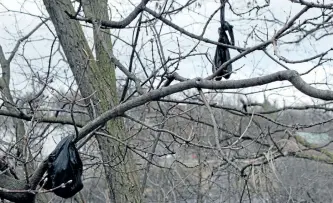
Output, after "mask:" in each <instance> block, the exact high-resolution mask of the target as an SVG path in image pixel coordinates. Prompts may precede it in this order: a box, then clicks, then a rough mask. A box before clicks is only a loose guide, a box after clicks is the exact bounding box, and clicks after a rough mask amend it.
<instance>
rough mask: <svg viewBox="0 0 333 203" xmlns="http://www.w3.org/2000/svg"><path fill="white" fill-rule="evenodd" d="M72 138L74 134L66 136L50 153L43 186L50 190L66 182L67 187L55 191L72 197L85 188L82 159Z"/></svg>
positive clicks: (63, 195) (64, 196)
mask: <svg viewBox="0 0 333 203" xmlns="http://www.w3.org/2000/svg"><path fill="white" fill-rule="evenodd" d="M72 140H73V137H72V136H67V137H65V138H64V139H62V140H61V141H60V142H59V144H58V145H57V147H56V148H55V149H54V151H53V152H52V153H51V154H50V155H49V158H48V170H47V181H46V183H45V184H44V186H43V188H44V189H47V190H49V189H52V188H56V187H59V186H60V185H62V184H64V186H65V187H59V188H57V189H55V190H54V191H53V192H54V193H55V194H56V195H58V196H60V197H62V198H69V197H72V196H74V195H75V194H76V193H77V192H79V191H80V190H81V189H82V188H83V184H82V179H81V176H82V171H83V170H82V161H81V159H80V156H79V152H78V151H77V149H76V147H75V144H74V143H73V141H72ZM70 180H71V182H69V181H70Z"/></svg>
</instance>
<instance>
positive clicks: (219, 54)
mask: <svg viewBox="0 0 333 203" xmlns="http://www.w3.org/2000/svg"><path fill="white" fill-rule="evenodd" d="M228 26H231V25H229V24H228ZM218 32H219V40H218V42H220V43H223V44H231V43H230V41H229V39H228V35H227V33H226V30H225V28H219V29H218ZM228 60H230V52H229V49H228V48H227V47H223V46H220V45H217V46H216V51H215V56H214V64H213V72H215V71H217V70H218V69H219V68H220V66H221V65H222V64H223V63H225V62H227V61H228ZM231 72H232V65H231V64H229V65H227V66H226V67H224V68H223V70H222V72H221V73H220V74H219V75H217V78H215V80H221V79H222V77H224V78H225V79H229V78H230V75H231Z"/></svg>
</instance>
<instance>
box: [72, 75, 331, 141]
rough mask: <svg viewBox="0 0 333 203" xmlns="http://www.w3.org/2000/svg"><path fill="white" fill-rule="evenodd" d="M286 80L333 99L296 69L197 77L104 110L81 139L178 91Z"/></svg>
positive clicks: (309, 93)
mask: <svg viewBox="0 0 333 203" xmlns="http://www.w3.org/2000/svg"><path fill="white" fill-rule="evenodd" d="M286 80H287V81H289V82H291V83H292V84H293V85H294V86H295V87H296V88H297V89H298V90H299V91H301V92H303V93H304V94H306V95H308V96H311V97H314V98H318V99H322V100H333V92H332V91H329V90H320V89H317V88H314V87H312V86H310V85H309V84H307V83H306V82H305V81H304V80H303V79H302V78H301V77H300V76H299V74H298V73H297V72H296V71H294V70H286V71H279V72H276V73H273V74H270V75H266V76H263V77H256V78H250V79H243V80H229V81H212V80H203V79H200V78H196V79H191V80H186V81H183V82H180V83H177V84H175V85H171V86H168V87H162V88H160V89H156V90H152V91H150V92H148V93H146V94H144V95H141V96H138V97H136V98H134V99H132V100H129V101H127V102H124V103H122V104H119V105H118V106H116V107H115V108H113V109H111V110H109V111H106V112H104V113H103V114H102V115H101V116H99V117H98V118H96V119H94V120H93V121H91V122H89V123H88V124H87V125H85V126H84V127H83V128H82V129H81V131H80V134H79V139H81V138H83V137H84V136H85V135H87V134H88V133H89V132H91V131H92V130H94V129H95V128H97V127H98V126H100V125H103V124H104V123H106V122H107V121H108V120H110V119H113V118H115V117H117V116H120V115H122V114H123V113H125V112H126V111H128V110H130V109H133V108H135V107H137V106H140V105H142V104H145V103H146V102H149V101H155V100H157V99H160V98H162V97H165V96H168V95H171V94H174V93H177V92H181V91H184V90H188V89H191V88H202V89H238V88H246V87H253V86H259V85H265V84H268V83H272V82H276V81H286Z"/></svg>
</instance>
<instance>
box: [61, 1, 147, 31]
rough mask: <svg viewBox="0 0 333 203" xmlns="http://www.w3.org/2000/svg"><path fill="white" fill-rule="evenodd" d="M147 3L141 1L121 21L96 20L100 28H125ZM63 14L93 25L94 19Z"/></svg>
mask: <svg viewBox="0 0 333 203" xmlns="http://www.w3.org/2000/svg"><path fill="white" fill-rule="evenodd" d="M148 2H149V0H142V1H141V3H140V4H139V5H138V6H137V7H135V9H134V10H133V11H132V12H131V13H130V14H129V15H128V16H127V17H126V18H125V19H123V20H121V21H108V20H103V19H97V20H98V21H99V22H100V24H101V25H102V27H106V28H118V29H120V28H125V27H126V26H127V25H129V24H130V23H131V22H132V21H133V20H134V19H135V18H136V17H137V16H138V15H139V14H140V13H141V12H142V11H143V8H144V7H145V6H146V4H147V3H148ZM65 13H66V14H67V15H68V16H69V17H70V18H71V19H75V20H78V21H84V22H87V23H91V24H93V23H94V22H93V21H94V19H93V18H83V17H79V16H77V15H75V14H74V15H73V14H71V13H69V12H68V11H65Z"/></svg>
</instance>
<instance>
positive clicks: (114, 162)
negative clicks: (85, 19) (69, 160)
mask: <svg viewBox="0 0 333 203" xmlns="http://www.w3.org/2000/svg"><path fill="white" fill-rule="evenodd" d="M83 3H84V5H83V6H84V12H85V13H86V15H90V16H91V17H94V18H96V19H101V18H108V14H107V1H106V0H94V1H83ZM44 4H45V6H46V9H47V11H48V13H49V15H50V18H51V20H52V22H53V24H54V27H55V30H56V32H57V35H58V37H59V41H60V43H61V46H62V48H63V50H64V52H65V54H66V57H67V60H68V63H69V66H70V68H71V70H72V72H73V75H74V78H75V80H76V83H77V84H78V86H79V90H80V92H81V94H82V96H83V97H84V98H85V102H86V104H91V101H92V103H93V104H94V107H93V106H90V108H89V113H90V116H91V118H93V117H94V116H96V115H94V112H96V114H97V116H98V115H100V114H101V113H103V112H105V111H107V110H109V109H110V108H112V107H114V106H115V105H116V104H118V98H117V91H116V89H117V88H116V76H115V66H114V64H113V63H111V61H110V58H109V55H108V53H107V52H106V51H105V50H104V48H103V46H102V41H101V40H103V41H104V43H106V44H107V46H108V48H110V50H111V49H112V43H111V38H110V35H109V30H105V29H104V30H103V32H99V33H96V32H95V33H94V40H95V44H94V45H95V50H96V60H95V59H94V57H93V54H92V52H91V50H90V48H89V46H88V43H87V40H86V38H85V36H84V33H83V30H82V28H81V25H80V24H79V22H77V21H75V20H72V19H70V18H69V17H68V16H67V14H66V13H65V11H67V12H69V13H71V14H74V13H75V11H74V8H73V6H72V4H71V2H70V0H44ZM94 109H95V110H96V111H94ZM106 130H107V131H108V133H109V134H111V135H112V136H114V137H117V138H118V139H124V137H125V133H124V132H125V131H124V123H123V120H122V119H120V118H117V119H113V120H111V121H109V122H108V123H107V124H106ZM96 139H97V141H98V145H99V149H100V152H101V156H102V160H103V162H104V170H105V176H106V181H107V183H108V187H109V191H110V194H109V196H110V200H111V202H113V203H114V202H117V203H118V202H140V201H141V193H140V188H139V182H138V181H139V179H138V176H137V173H136V172H135V171H136V166H135V162H134V159H133V155H132V153H131V152H130V151H129V150H126V147H125V146H123V145H120V144H119V143H115V142H114V141H113V140H111V139H109V138H106V137H101V136H96Z"/></svg>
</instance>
